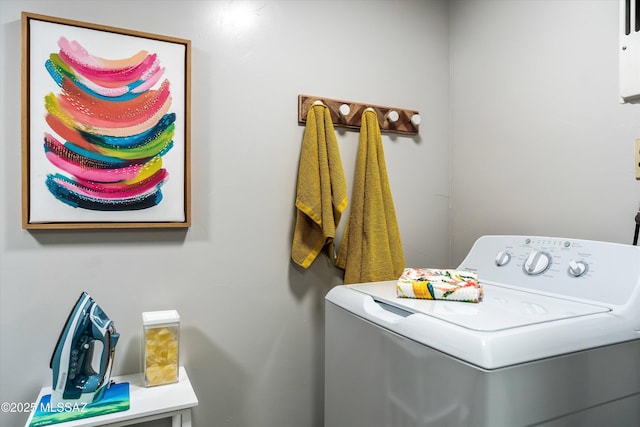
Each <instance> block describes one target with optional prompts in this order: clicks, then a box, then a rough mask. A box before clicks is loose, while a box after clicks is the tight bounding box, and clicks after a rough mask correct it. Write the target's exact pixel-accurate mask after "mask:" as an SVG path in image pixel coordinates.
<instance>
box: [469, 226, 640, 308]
mask: <svg viewBox="0 0 640 427" xmlns="http://www.w3.org/2000/svg"><path fill="white" fill-rule="evenodd" d="M459 268H464V269H472V270H476V271H477V272H478V278H479V280H480V281H483V282H488V283H494V284H499V285H503V286H507V287H511V288H525V289H526V290H531V291H540V292H543V293H549V294H556V295H559V296H563V297H570V298H572V299H584V300H588V301H593V302H599V303H605V304H615V305H622V304H625V303H627V302H628V301H629V298H631V297H632V294H634V290H635V289H636V288H638V289H639V291H638V292H635V294H640V247H638V246H631V245H623V244H616V243H608V242H598V241H591V240H579V239H566V238H559V237H529V236H483V237H481V238H479V239H478V240H477V241H476V242H475V244H474V245H473V247H472V248H471V251H470V252H469V254H468V255H467V257H466V258H465V260H464V261H463V262H462V264H461V265H460V266H459Z"/></svg>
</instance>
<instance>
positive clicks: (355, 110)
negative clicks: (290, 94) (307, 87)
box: [298, 95, 420, 135]
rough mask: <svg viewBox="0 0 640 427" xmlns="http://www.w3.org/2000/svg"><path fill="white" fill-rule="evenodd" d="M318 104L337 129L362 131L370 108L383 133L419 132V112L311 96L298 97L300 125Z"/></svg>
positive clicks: (407, 133)
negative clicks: (363, 118) (362, 122)
mask: <svg viewBox="0 0 640 427" xmlns="http://www.w3.org/2000/svg"><path fill="white" fill-rule="evenodd" d="M318 103H320V104H323V105H326V106H327V107H328V108H329V111H330V113H331V121H332V122H333V124H334V126H336V127H345V128H349V129H360V125H361V120H362V113H363V112H364V111H365V109H368V108H370V109H372V110H373V111H374V112H375V113H376V115H377V116H378V122H379V124H380V131H382V132H389V133H400V134H406V135H417V134H418V132H419V125H420V114H419V113H418V111H415V110H408V109H404V108H394V107H385V106H380V105H371V104H364V103H362V102H354V101H344V100H340V99H332V98H324V97H321V96H309V95H298V124H301V125H302V124H305V123H306V121H307V114H308V112H309V109H310V107H311V106H312V105H314V104H318Z"/></svg>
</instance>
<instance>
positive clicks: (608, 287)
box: [324, 236, 640, 427]
mask: <svg viewBox="0 0 640 427" xmlns="http://www.w3.org/2000/svg"><path fill="white" fill-rule="evenodd" d="M411 267H438V266H411ZM458 268H460V269H472V270H476V271H477V272H478V278H479V280H480V282H481V283H482V284H483V288H484V298H483V300H482V301H481V302H480V303H466V302H454V301H430V300H418V299H406V298H397V297H396V296H395V284H396V282H395V281H390V282H374V283H365V284H358V285H342V286H338V287H335V288H333V289H332V290H331V291H330V292H329V293H328V294H327V296H326V300H325V307H326V313H325V316H326V320H325V322H326V323H325V414H324V415H325V426H326V427H360V426H361V427H405V426H406V427H408V426H411V427H414V426H415V427H418V426H419V427H423V426H443V427H454V426H469V427H482V426H487V427H514V426H532V425H535V426H576V427H585V426H594V427H595V426H597V427H603V426H607V427H608V426H611V427H621V426H634V427H635V426H640V247H638V246H631V245H621V244H613V243H605V242H596V241H587V240H576V239H565V238H554V237H527V236H484V237H481V238H480V239H478V240H477V241H476V242H475V244H474V246H473V247H472V248H471V251H470V252H469V254H468V255H467V257H466V258H465V260H464V261H463V262H462V264H461V265H460V266H459V267H458Z"/></svg>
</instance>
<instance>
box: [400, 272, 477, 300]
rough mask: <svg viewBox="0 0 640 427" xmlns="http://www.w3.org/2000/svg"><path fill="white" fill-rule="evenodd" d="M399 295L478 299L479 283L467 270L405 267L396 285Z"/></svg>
mask: <svg viewBox="0 0 640 427" xmlns="http://www.w3.org/2000/svg"><path fill="white" fill-rule="evenodd" d="M396 295H397V296H398V297H400V298H419V299H434V300H451V301H464V302H479V301H480V300H481V299H482V285H481V284H480V283H479V282H478V274H477V273H476V272H475V271H470V270H450V269H435V268H405V269H404V271H403V272H402V275H401V276H400V278H399V279H398V284H397V285H396Z"/></svg>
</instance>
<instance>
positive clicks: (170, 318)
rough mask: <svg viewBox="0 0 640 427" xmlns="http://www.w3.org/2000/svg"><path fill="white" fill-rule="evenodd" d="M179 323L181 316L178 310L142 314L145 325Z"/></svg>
mask: <svg viewBox="0 0 640 427" xmlns="http://www.w3.org/2000/svg"><path fill="white" fill-rule="evenodd" d="M179 321H180V315H179V314H178V312H177V311H176V310H162V311H145V312H143V313H142V323H143V324H144V325H160V324H163V323H176V322H179Z"/></svg>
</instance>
